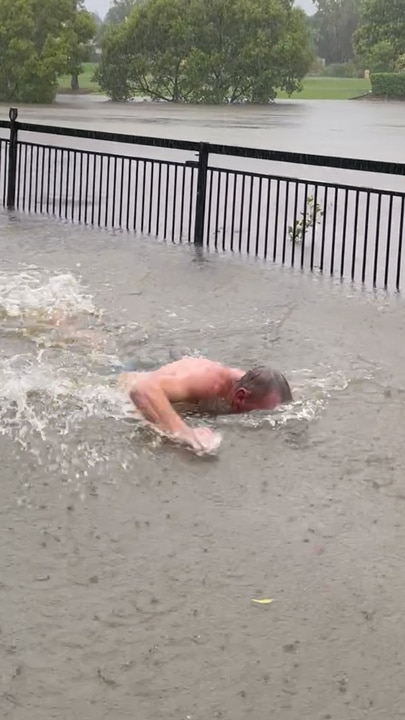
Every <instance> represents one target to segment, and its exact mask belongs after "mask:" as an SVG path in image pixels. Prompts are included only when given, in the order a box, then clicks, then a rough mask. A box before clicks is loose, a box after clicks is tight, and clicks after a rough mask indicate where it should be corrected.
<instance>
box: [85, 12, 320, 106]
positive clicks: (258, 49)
mask: <svg viewBox="0 0 405 720" xmlns="http://www.w3.org/2000/svg"><path fill="white" fill-rule="evenodd" d="M312 59H313V54H312V50H311V40H310V33H309V29H308V25H307V22H306V16H305V14H304V13H303V11H302V10H300V9H298V8H295V7H294V2H293V0H145V1H144V2H142V3H136V4H135V5H134V7H133V9H132V10H131V12H130V13H129V15H128V17H127V20H126V21H125V22H124V23H120V24H117V25H115V26H111V27H109V28H108V30H107V31H106V32H105V34H104V35H103V38H102V56H101V63H100V67H99V73H98V79H99V83H100V85H101V87H102V89H103V90H104V91H105V92H107V94H108V95H109V96H110V97H111V98H112V99H114V100H125V99H128V98H130V97H131V96H134V95H137V94H142V95H147V96H150V97H151V98H153V99H161V100H168V101H172V102H201V103H225V102H268V101H270V100H272V99H274V97H275V95H276V92H277V89H278V88H280V89H284V90H286V91H287V92H289V93H291V92H293V91H294V90H295V89H297V88H298V87H299V85H300V81H301V79H302V78H303V76H304V75H305V74H306V72H307V71H308V69H309V66H310V64H311V61H312Z"/></svg>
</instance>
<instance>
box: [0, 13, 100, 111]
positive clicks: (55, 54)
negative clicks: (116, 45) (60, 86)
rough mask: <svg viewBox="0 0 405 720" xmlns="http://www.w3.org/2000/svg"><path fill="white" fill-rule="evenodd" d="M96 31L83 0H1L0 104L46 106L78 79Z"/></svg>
mask: <svg viewBox="0 0 405 720" xmlns="http://www.w3.org/2000/svg"><path fill="white" fill-rule="evenodd" d="M95 31H96V28H95V23H94V20H93V19H92V16H91V14H90V13H88V12H87V10H85V9H84V6H83V0H1V2H0V101H1V102H27V103H35V102H42V103H50V102H52V101H53V100H54V97H55V94H56V88H57V78H58V75H60V74H61V73H64V72H68V73H71V74H72V75H74V74H76V75H78V74H79V72H80V65H81V62H83V60H84V59H86V52H87V48H88V44H89V42H90V40H91V39H92V37H93V36H94V34H95Z"/></svg>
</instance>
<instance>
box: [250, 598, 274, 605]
mask: <svg viewBox="0 0 405 720" xmlns="http://www.w3.org/2000/svg"><path fill="white" fill-rule="evenodd" d="M252 602H254V603H257V605H270V603H272V602H273V600H272V599H271V598H263V599H262V600H255V599H254V598H252Z"/></svg>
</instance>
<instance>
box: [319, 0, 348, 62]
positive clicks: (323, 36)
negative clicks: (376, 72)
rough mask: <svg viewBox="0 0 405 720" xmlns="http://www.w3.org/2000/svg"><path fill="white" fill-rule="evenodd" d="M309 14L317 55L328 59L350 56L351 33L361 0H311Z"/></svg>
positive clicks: (336, 60)
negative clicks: (314, 7) (313, 12)
mask: <svg viewBox="0 0 405 720" xmlns="http://www.w3.org/2000/svg"><path fill="white" fill-rule="evenodd" d="M314 4H315V6H316V12H315V14H314V15H313V16H312V17H311V18H310V24H311V26H312V28H313V33H314V41H315V46H316V50H317V54H318V56H319V57H321V58H323V59H324V60H325V61H326V64H327V65H329V64H331V63H346V62H348V61H350V60H352V59H353V55H354V50H353V44H352V38H353V33H354V32H355V31H356V30H357V28H358V25H359V14H360V0H314Z"/></svg>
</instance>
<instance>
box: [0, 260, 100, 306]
mask: <svg viewBox="0 0 405 720" xmlns="http://www.w3.org/2000/svg"><path fill="white" fill-rule="evenodd" d="M58 311H62V312H64V313H66V314H77V313H90V314H93V313H94V312H95V307H94V304H93V299H92V297H91V295H89V294H87V293H86V292H85V291H84V288H83V287H82V285H81V283H80V281H79V280H78V279H77V278H75V277H74V275H72V274H71V273H59V274H55V275H50V276H49V275H48V277H47V276H46V274H45V272H44V271H42V270H39V269H37V268H33V267H32V266H31V267H30V268H29V269H26V270H24V271H22V272H19V273H14V274H13V273H11V274H10V273H5V272H0V313H1V314H2V315H6V316H8V317H11V318H18V317H21V316H25V315H27V314H35V315H37V316H40V317H41V316H50V315H52V314H54V313H55V312H58Z"/></svg>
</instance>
